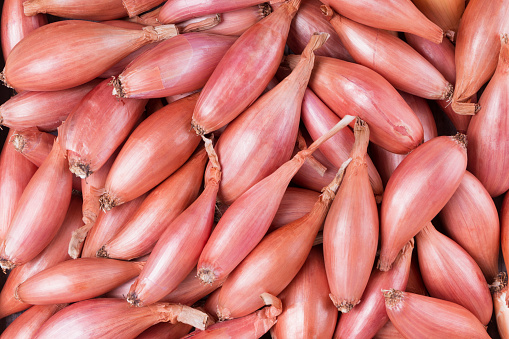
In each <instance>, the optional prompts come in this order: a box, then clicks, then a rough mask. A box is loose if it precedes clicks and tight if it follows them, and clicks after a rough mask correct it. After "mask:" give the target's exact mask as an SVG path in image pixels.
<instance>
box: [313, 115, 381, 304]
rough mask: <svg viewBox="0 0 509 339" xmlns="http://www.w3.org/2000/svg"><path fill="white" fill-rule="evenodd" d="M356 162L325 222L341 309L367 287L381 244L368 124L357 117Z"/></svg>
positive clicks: (326, 249) (330, 275)
mask: <svg viewBox="0 0 509 339" xmlns="http://www.w3.org/2000/svg"><path fill="white" fill-rule="evenodd" d="M354 133H355V144H354V146H353V149H352V152H351V153H350V157H351V158H352V162H351V163H350V165H349V166H348V168H347V169H346V172H345V178H344V181H343V183H342V184H341V187H340V188H339V191H338V194H337V197H338V198H337V200H335V202H333V203H332V206H331V208H330V211H329V214H328V215H327V219H326V220H325V224H324V226H323V254H324V258H325V270H326V272H327V280H328V281H329V286H330V290H331V294H330V298H331V300H332V302H333V303H334V305H335V306H336V307H337V308H338V310H339V311H341V312H343V313H347V312H349V311H350V310H351V309H352V308H353V307H354V306H355V305H357V304H358V303H359V301H360V298H361V296H362V292H363V291H364V289H365V288H366V285H367V283H368V280H369V275H370V273H371V267H372V266H373V263H374V261H375V255H376V247H377V244H378V211H377V207H376V201H375V196H374V195H373V190H372V188H371V186H370V184H369V177H368V169H367V162H366V152H367V149H368V144H369V128H368V125H367V124H366V123H365V122H363V121H362V120H360V119H359V118H358V119H357V122H356V123H355V128H354Z"/></svg>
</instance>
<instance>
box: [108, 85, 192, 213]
mask: <svg viewBox="0 0 509 339" xmlns="http://www.w3.org/2000/svg"><path fill="white" fill-rule="evenodd" d="M197 97H198V94H194V95H191V96H188V97H186V98H183V99H180V100H179V101H176V102H174V103H172V104H170V105H167V106H164V107H163V108H161V109H160V110H159V111H157V112H156V113H154V114H152V115H151V116H150V117H148V118H147V119H145V120H144V121H143V122H142V123H141V124H140V125H139V126H138V127H137V128H136V129H135V130H134V132H132V134H131V135H130V136H129V138H128V139H127V141H126V143H125V144H124V146H123V147H122V149H121V150H120V153H119V154H118V156H117V158H116V159H115V162H114V163H113V166H112V167H111V170H110V173H108V178H107V179H106V185H105V193H103V194H102V195H101V197H100V199H101V200H100V201H101V208H102V209H103V210H105V211H109V210H110V209H111V208H113V207H115V206H118V205H121V204H123V203H125V202H128V201H131V200H133V199H135V198H137V197H139V196H141V195H142V194H144V193H146V192H148V191H149V190H151V189H152V188H154V187H155V186H156V185H158V184H159V183H161V182H162V181H163V180H164V179H166V178H167V177H168V176H170V175H171V174H172V173H173V172H175V171H176V170H177V169H178V168H179V167H180V166H182V165H183V164H184V163H185V162H186V161H187V159H188V158H189V157H190V156H191V154H192V153H193V151H194V150H195V148H196V146H198V144H199V143H200V138H199V137H198V136H197V135H196V134H195V133H193V132H192V130H190V129H189V126H190V123H191V114H192V111H193V108H194V106H195V104H196V100H197ZM169 113H171V114H169ZM163 154H164V155H166V156H165V157H161V155H163Z"/></svg>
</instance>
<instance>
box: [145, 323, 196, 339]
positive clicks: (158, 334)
mask: <svg viewBox="0 0 509 339" xmlns="http://www.w3.org/2000/svg"><path fill="white" fill-rule="evenodd" d="M192 328H193V326H191V325H187V324H184V323H177V324H168V323H159V324H156V325H153V326H151V327H149V328H148V329H146V330H145V331H143V333H141V334H140V335H139V336H137V337H136V339H179V338H182V337H183V336H185V335H186V334H188V333H189V332H190V331H191V329H192Z"/></svg>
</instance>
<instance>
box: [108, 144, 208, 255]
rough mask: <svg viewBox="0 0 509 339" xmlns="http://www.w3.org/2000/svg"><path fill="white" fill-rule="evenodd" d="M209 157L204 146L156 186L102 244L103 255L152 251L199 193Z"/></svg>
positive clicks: (135, 253)
mask: <svg viewBox="0 0 509 339" xmlns="http://www.w3.org/2000/svg"><path fill="white" fill-rule="evenodd" d="M206 160H207V156H206V152H205V150H204V149H202V150H200V151H198V152H197V153H196V154H195V155H194V156H193V157H191V159H189V160H188V161H187V162H186V163H185V164H184V165H182V167H181V168H179V169H178V170H177V171H176V172H175V173H174V174H172V175H170V176H169V177H168V179H166V180H165V181H163V182H162V183H161V184H160V185H159V186H157V187H156V188H155V189H154V190H153V191H152V192H151V193H150V194H149V195H148V196H147V198H146V199H145V200H144V201H143V203H142V204H141V206H140V208H139V209H138V210H137V211H136V213H134V215H133V216H132V217H131V218H129V220H128V221H127V222H125V223H124V224H123V225H122V227H121V229H120V230H119V231H118V233H117V234H115V236H113V237H112V238H111V239H110V240H109V241H107V242H105V245H104V246H102V247H101V249H100V250H99V253H100V254H101V256H105V257H108V258H115V259H123V260H130V259H134V258H138V257H141V256H143V255H146V254H149V253H150V252H151V251H152V249H153V248H154V246H155V244H156V242H157V241H158V239H160V238H161V235H162V234H163V233H164V232H165V230H166V229H167V228H168V227H169V226H170V225H171V223H172V222H173V220H174V219H175V218H177V217H178V216H179V215H180V214H181V213H182V212H183V211H184V210H185V209H186V208H187V207H188V206H189V205H191V203H193V201H195V200H196V197H197V196H198V193H199V190H200V186H201V182H202V180H203V172H204V170H205V163H206Z"/></svg>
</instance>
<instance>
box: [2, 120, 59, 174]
mask: <svg viewBox="0 0 509 339" xmlns="http://www.w3.org/2000/svg"><path fill="white" fill-rule="evenodd" d="M7 140H8V141H9V143H11V144H12V146H13V147H14V148H15V149H16V151H18V152H19V153H21V154H23V156H24V157H25V158H27V159H28V160H30V162H31V163H32V164H34V165H35V166H37V167H40V166H41V165H42V163H43V162H44V159H46V157H47V156H48V155H49V154H50V152H51V149H52V148H53V144H54V143H55V140H56V137H55V136H54V135H53V134H50V133H44V132H40V131H39V130H38V129H36V128H29V129H24V130H21V131H14V133H12V136H11V137H10V138H8V139H7Z"/></svg>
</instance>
